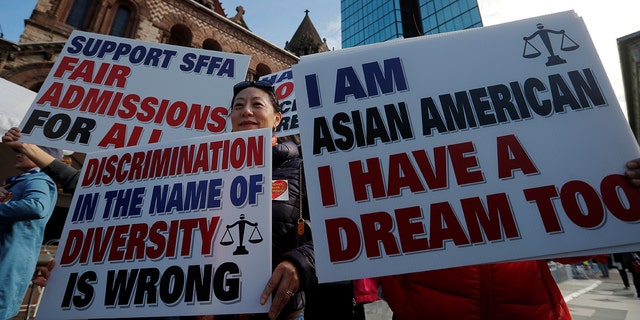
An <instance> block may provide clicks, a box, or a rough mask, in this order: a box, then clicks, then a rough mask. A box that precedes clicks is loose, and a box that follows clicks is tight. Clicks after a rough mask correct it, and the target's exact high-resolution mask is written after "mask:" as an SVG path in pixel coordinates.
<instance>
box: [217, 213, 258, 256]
mask: <svg viewBox="0 0 640 320" xmlns="http://www.w3.org/2000/svg"><path fill="white" fill-rule="evenodd" d="M247 225H249V226H251V227H253V228H252V229H251V235H249V240H248V241H249V243H254V244H255V243H260V242H262V240H263V239H262V234H261V233H260V230H259V229H258V223H257V222H250V221H247V220H245V216H244V214H241V215H240V220H238V221H236V222H234V223H233V224H230V225H227V227H226V228H227V230H226V231H225V232H224V234H223V235H222V239H221V240H220V244H221V245H223V246H230V245H232V244H234V243H235V241H234V240H233V236H232V235H231V232H230V230H231V229H233V228H234V227H235V226H237V227H238V240H239V244H238V247H237V248H236V250H235V251H234V252H233V255H234V256H235V255H241V254H249V251H247V248H246V247H245V246H244V244H243V243H244V231H245V228H246V226H247Z"/></svg>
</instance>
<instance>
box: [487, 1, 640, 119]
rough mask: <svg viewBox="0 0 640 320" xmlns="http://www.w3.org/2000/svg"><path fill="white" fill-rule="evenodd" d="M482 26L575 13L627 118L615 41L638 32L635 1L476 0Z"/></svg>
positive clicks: (639, 8) (639, 10)
mask: <svg viewBox="0 0 640 320" xmlns="http://www.w3.org/2000/svg"><path fill="white" fill-rule="evenodd" d="M478 5H479V6H480V14H481V15H482V20H483V23H484V25H485V26H490V25H494V24H499V23H504V22H510V21H515V20H521V19H524V18H530V17H535V16H540V15H545V14H550V13H555V12H560V11H566V10H574V11H575V12H576V13H577V14H578V15H579V16H581V17H582V19H583V20H584V22H585V24H586V25H587V30H588V31H589V34H590V35H591V39H592V40H593V43H594V45H595V47H596V50H597V51H598V55H599V56H600V60H601V61H602V64H603V66H604V69H605V71H606V72H607V75H608V76H609V81H610V82H611V85H612V87H613V90H614V91H615V93H616V96H617V97H618V101H619V102H620V106H621V108H622V110H623V112H624V114H625V116H626V115H627V112H626V109H627V106H626V103H625V98H624V87H623V84H622V72H621V69H620V57H619V54H618V43H617V39H618V38H621V37H624V36H627V35H629V34H632V33H635V32H638V31H640V19H639V17H638V15H639V14H640V1H638V0H607V1H593V0H591V1H589V0H535V1H525V0H478Z"/></svg>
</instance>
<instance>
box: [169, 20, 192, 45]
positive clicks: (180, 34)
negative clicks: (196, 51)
mask: <svg viewBox="0 0 640 320" xmlns="http://www.w3.org/2000/svg"><path fill="white" fill-rule="evenodd" d="M192 38H193V34H192V33H191V30H190V29H189V27H187V26H185V25H183V24H177V25H175V26H173V27H172V28H171V34H170V35H169V40H168V41H167V43H168V44H175V45H178V46H183V47H190V46H191V39H192Z"/></svg>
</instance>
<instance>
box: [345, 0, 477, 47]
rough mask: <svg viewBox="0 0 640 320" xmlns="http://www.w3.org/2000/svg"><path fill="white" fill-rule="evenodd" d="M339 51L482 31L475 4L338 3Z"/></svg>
mask: <svg viewBox="0 0 640 320" xmlns="http://www.w3.org/2000/svg"><path fill="white" fill-rule="evenodd" d="M340 7H341V16H342V47H343V48H349V47H355V46H359V45H363V44H370V43H376V42H383V41H387V40H390V39H396V38H411V37H416V36H421V35H426V34H435V33H443V32H448V31H455V30H463V29H469V28H476V27H482V19H481V17H480V10H479V9H478V2H477V1H476V0H341V2H340Z"/></svg>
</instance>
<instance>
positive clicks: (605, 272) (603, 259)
mask: <svg viewBox="0 0 640 320" xmlns="http://www.w3.org/2000/svg"><path fill="white" fill-rule="evenodd" d="M608 256H609V255H607V254H599V255H597V256H595V257H594V258H593V261H595V263H597V264H598V269H600V273H602V275H601V276H600V278H603V279H608V278H609V261H608V260H607V257H608Z"/></svg>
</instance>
